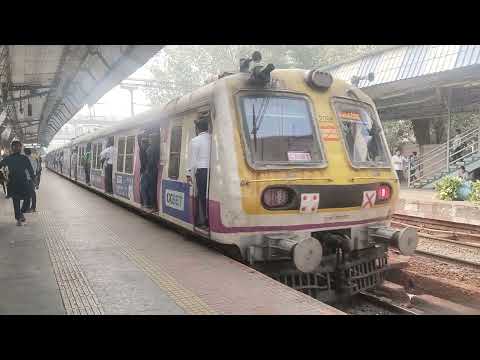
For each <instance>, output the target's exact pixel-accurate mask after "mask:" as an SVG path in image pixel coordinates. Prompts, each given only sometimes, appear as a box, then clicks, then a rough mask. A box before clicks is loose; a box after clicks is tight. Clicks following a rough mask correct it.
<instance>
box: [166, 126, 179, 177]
mask: <svg viewBox="0 0 480 360" xmlns="http://www.w3.org/2000/svg"><path fill="white" fill-rule="evenodd" d="M181 151H182V127H181V126H174V127H172V131H171V137H170V158H169V160H168V177H169V178H170V179H175V180H176V179H178V175H179V172H180V153H181Z"/></svg>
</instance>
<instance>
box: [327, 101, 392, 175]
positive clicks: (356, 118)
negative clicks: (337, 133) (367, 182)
mask: <svg viewBox="0 0 480 360" xmlns="http://www.w3.org/2000/svg"><path fill="white" fill-rule="evenodd" d="M333 106H334V108H335V112H336V114H337V119H338V120H339V122H340V126H341V129H342V135H343V139H344V141H345V146H346V148H347V152H348V155H349V157H350V161H351V162H352V164H353V166H359V167H386V166H389V165H390V164H389V161H388V156H387V151H386V147H385V143H384V141H383V138H382V136H381V133H382V129H381V127H380V124H379V122H378V120H377V118H376V115H375V112H374V111H373V109H372V108H371V107H370V106H369V105H368V104H365V103H361V102H358V101H352V100H348V99H338V98H337V99H335V100H334V102H333Z"/></svg>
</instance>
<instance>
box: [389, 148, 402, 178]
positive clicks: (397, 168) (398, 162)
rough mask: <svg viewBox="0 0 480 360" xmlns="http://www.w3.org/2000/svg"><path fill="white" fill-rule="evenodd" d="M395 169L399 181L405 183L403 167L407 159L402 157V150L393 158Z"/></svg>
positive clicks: (398, 150)
mask: <svg viewBox="0 0 480 360" xmlns="http://www.w3.org/2000/svg"><path fill="white" fill-rule="evenodd" d="M392 162H393V168H394V169H395V171H396V172H397V176H398V180H399V181H400V183H402V182H403V181H404V176H403V165H404V162H405V157H403V156H402V154H401V152H400V149H397V150H396V151H395V155H393V156H392Z"/></svg>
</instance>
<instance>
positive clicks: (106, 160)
mask: <svg viewBox="0 0 480 360" xmlns="http://www.w3.org/2000/svg"><path fill="white" fill-rule="evenodd" d="M100 161H101V162H102V167H105V192H107V193H109V194H113V183H112V174H113V138H110V139H108V142H107V147H106V148H105V149H104V150H103V151H102V152H101V153H100ZM104 164H105V165H106V166H104Z"/></svg>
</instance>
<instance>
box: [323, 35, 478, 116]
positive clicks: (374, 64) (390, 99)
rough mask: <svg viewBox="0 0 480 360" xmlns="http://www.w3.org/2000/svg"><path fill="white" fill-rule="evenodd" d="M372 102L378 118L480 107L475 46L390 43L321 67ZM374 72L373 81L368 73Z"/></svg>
mask: <svg viewBox="0 0 480 360" xmlns="http://www.w3.org/2000/svg"><path fill="white" fill-rule="evenodd" d="M323 70H325V71H329V72H330V73H331V74H332V76H334V77H336V78H340V79H342V80H345V81H347V82H350V83H351V82H352V78H354V77H358V78H360V80H359V82H358V85H357V86H358V87H359V88H361V89H362V90H363V91H364V92H366V93H367V94H368V95H369V96H370V97H372V99H373V100H374V101H375V103H376V105H377V108H378V111H379V113H380V116H381V118H382V120H402V119H411V120H415V119H421V118H432V117H436V116H443V115H445V113H446V111H447V105H448V107H449V108H450V111H452V112H462V111H476V110H478V108H479V106H480V45H411V46H392V47H390V48H388V49H384V50H382V51H380V52H375V53H371V54H369V55H367V56H363V57H360V58H357V59H354V60H351V61H348V62H345V63H342V64H337V65H334V66H330V67H326V68H324V69H323ZM370 73H373V80H371V79H368V74H370Z"/></svg>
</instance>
